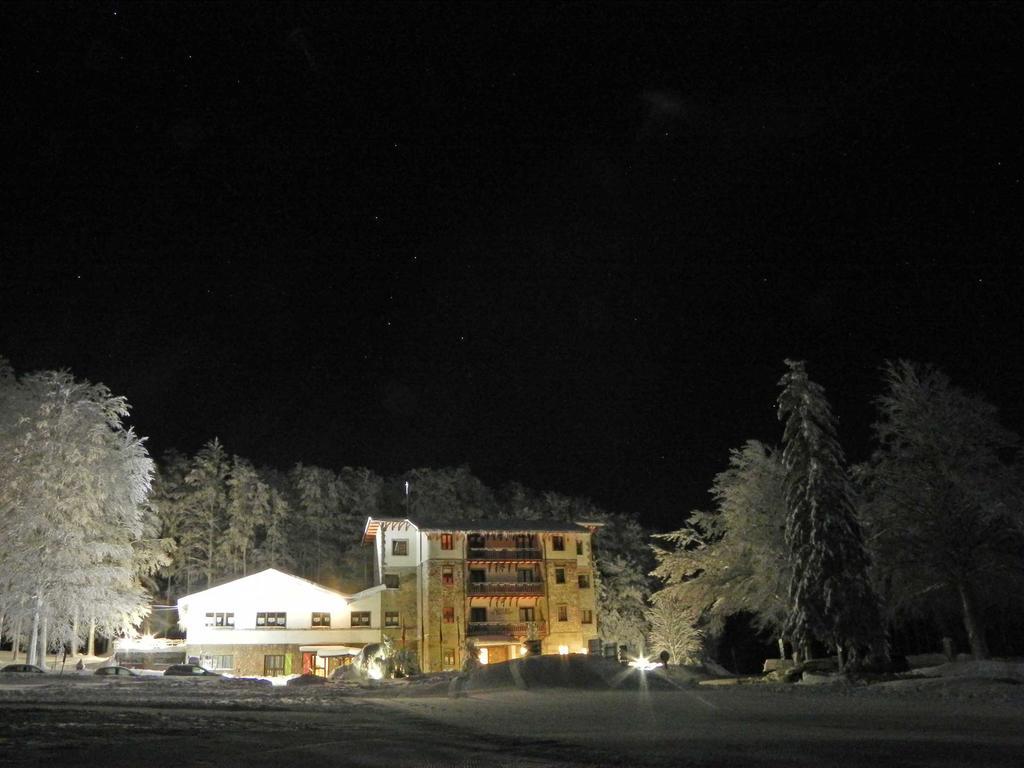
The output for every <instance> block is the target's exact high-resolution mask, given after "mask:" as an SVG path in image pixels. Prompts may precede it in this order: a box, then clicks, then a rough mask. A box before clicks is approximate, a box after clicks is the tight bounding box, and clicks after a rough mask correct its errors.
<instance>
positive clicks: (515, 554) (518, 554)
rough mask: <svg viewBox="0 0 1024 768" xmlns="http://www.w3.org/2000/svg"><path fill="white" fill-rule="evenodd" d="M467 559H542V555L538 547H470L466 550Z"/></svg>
mask: <svg viewBox="0 0 1024 768" xmlns="http://www.w3.org/2000/svg"><path fill="white" fill-rule="evenodd" d="M466 559H467V560H542V559H543V555H542V554H541V551H540V550H539V549H522V548H512V547H509V548H508V549H493V548H490V547H485V548H479V547H470V548H469V549H468V550H467V551H466Z"/></svg>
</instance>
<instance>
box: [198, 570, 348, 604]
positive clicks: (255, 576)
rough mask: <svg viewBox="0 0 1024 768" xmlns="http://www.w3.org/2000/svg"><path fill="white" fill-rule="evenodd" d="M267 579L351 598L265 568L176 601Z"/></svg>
mask: <svg viewBox="0 0 1024 768" xmlns="http://www.w3.org/2000/svg"><path fill="white" fill-rule="evenodd" d="M268 580H274V581H291V582H295V583H296V584H297V585H301V586H305V587H312V588H313V589H316V590H319V591H321V592H326V593H327V594H329V595H333V596H335V597H342V598H344V599H346V600H349V599H351V598H350V596H349V595H345V594H342V593H341V592H337V591H335V590H333V589H328V588H327V587H325V586H323V585H322V584H317V583H316V582H315V581H310V580H309V579H304V578H302V577H301V576H293V575H292V574H290V573H285V572H284V571H279V570H277V569H276V568H267V569H266V570H263V571H259V572H258V573H251V574H249V575H248V576H243V577H241V578H240V579H232V580H231V581H227V582H225V583H223V584H218V585H217V586H216V587H210V588H209V589H204V590H203V591H201V592H193V593H192V594H190V595H182V596H181V597H179V598H178V603H182V602H188V601H190V600H194V599H195V598H197V597H209V596H210V595H212V594H214V593H216V592H226V591H228V590H233V589H237V588H238V586H239V585H241V584H243V583H246V582H251V583H252V585H253V587H254V588H255V587H256V584H258V583H260V582H266V581H268Z"/></svg>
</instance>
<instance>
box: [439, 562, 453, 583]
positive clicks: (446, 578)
mask: <svg viewBox="0 0 1024 768" xmlns="http://www.w3.org/2000/svg"><path fill="white" fill-rule="evenodd" d="M441 583H442V584H444V585H445V586H448V587H450V586H451V585H452V584H454V583H455V570H454V569H453V568H452V567H451V566H450V565H444V566H441Z"/></svg>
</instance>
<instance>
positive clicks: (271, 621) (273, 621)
mask: <svg viewBox="0 0 1024 768" xmlns="http://www.w3.org/2000/svg"><path fill="white" fill-rule="evenodd" d="M256 626H257V627H287V626H288V614H287V613H285V612H284V611H277V612H261V613H257V614H256Z"/></svg>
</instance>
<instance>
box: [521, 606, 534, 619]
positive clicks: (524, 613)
mask: <svg viewBox="0 0 1024 768" xmlns="http://www.w3.org/2000/svg"><path fill="white" fill-rule="evenodd" d="M519 620H520V621H536V620H537V613H536V610H535V609H534V608H520V609H519Z"/></svg>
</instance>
